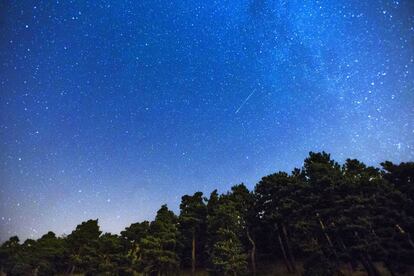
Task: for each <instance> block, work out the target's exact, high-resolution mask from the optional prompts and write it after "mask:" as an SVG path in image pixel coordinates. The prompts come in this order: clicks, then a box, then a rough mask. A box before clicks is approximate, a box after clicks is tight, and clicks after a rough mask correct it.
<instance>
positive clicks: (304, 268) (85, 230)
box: [0, 152, 414, 275]
mask: <svg viewBox="0 0 414 276" xmlns="http://www.w3.org/2000/svg"><path fill="white" fill-rule="evenodd" d="M381 165H382V169H378V168H374V167H369V166H366V165H365V164H363V163H361V162H360V161H358V160H355V159H348V160H346V162H345V164H343V165H342V166H341V165H339V164H338V163H336V162H335V161H334V160H332V159H331V157H330V155H329V154H327V153H325V152H322V153H313V152H311V153H310V154H309V156H308V157H307V158H306V159H305V161H304V165H303V167H302V168H301V169H295V170H294V171H293V172H292V173H291V174H288V173H285V172H278V173H275V174H272V175H269V176H266V177H263V178H262V179H261V181H260V182H259V183H258V184H257V185H256V186H255V188H254V190H253V191H249V190H248V189H247V188H246V186H245V185H243V184H240V185H235V186H233V187H232V188H231V190H230V191H229V192H228V193H225V194H221V195H220V194H218V193H217V191H213V192H212V193H211V195H210V197H209V198H204V197H203V194H202V193H201V192H196V193H194V194H193V195H184V196H183V197H182V201H181V204H180V214H179V215H178V216H176V215H175V214H174V213H173V212H172V211H170V210H169V209H168V208H167V206H166V205H163V206H162V207H161V208H160V210H159V211H158V212H157V215H156V217H155V220H154V221H152V222H148V221H144V222H141V223H133V224H131V225H130V226H129V227H127V228H126V229H125V230H124V231H122V232H121V234H120V235H113V234H109V233H105V234H102V232H101V231H100V229H99V225H98V220H88V221H86V222H82V223H81V224H80V225H78V226H77V227H76V229H75V230H74V231H73V232H72V233H71V234H69V235H68V236H67V237H56V235H55V234H54V233H53V232H49V233H47V234H45V235H43V236H42V237H41V238H39V239H38V240H32V239H28V240H26V241H25V242H23V243H21V242H20V241H19V238H18V237H16V236H15V237H11V238H10V239H9V240H8V241H6V242H4V243H3V245H1V247H0V266H1V271H2V272H5V273H7V275H54V274H69V273H83V274H85V275H133V274H134V273H136V272H141V273H145V274H147V275H177V273H178V271H179V269H180V268H181V269H190V268H191V271H192V274H193V275H194V274H195V271H196V269H206V270H207V271H209V272H211V273H213V274H217V275H237V274H252V275H255V274H256V268H257V267H258V268H260V266H261V264H263V263H269V262H275V263H277V262H279V261H282V262H283V263H284V266H285V267H286V270H287V271H290V272H292V273H293V272H300V273H303V274H304V275H334V274H337V275H338V274H340V273H341V270H342V271H343V270H344V267H345V268H348V269H349V270H350V271H356V270H362V269H363V270H365V271H366V273H367V274H368V275H379V271H378V268H377V266H376V264H378V263H382V264H383V266H384V267H386V268H387V269H388V270H389V272H390V273H391V274H392V275H399V274H401V273H404V272H406V271H407V270H408V269H410V265H412V260H414V242H413V239H412V236H413V234H414V163H413V162H408V163H401V164H399V165H397V164H393V163H391V162H388V161H386V162H384V163H382V164H381Z"/></svg>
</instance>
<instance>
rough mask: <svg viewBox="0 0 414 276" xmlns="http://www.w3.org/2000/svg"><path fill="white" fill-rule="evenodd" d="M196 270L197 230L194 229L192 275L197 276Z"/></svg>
mask: <svg viewBox="0 0 414 276" xmlns="http://www.w3.org/2000/svg"><path fill="white" fill-rule="evenodd" d="M195 269H196V240H195V230H194V229H193V242H192V249H191V275H192V276H195Z"/></svg>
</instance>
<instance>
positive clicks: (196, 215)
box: [179, 192, 207, 275]
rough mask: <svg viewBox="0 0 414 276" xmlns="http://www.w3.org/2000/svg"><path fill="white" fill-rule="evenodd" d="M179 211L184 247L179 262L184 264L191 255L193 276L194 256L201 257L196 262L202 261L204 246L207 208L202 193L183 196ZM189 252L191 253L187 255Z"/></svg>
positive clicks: (194, 267)
mask: <svg viewBox="0 0 414 276" xmlns="http://www.w3.org/2000/svg"><path fill="white" fill-rule="evenodd" d="M180 210H181V211H180V216H179V225H180V240H181V244H182V246H183V247H184V249H183V251H184V253H183V254H182V255H183V256H182V258H181V260H182V261H183V262H185V261H186V260H188V259H189V258H188V256H190V255H191V272H192V275H195V269H196V256H200V257H201V258H198V260H202V259H203V258H202V257H203V253H204V244H205V239H204V237H205V232H206V218H207V206H206V204H205V202H204V200H203V193H201V192H197V193H195V194H194V195H193V196H188V195H185V196H183V197H182V199H181V204H180ZM189 252H191V253H190V254H188V253H189Z"/></svg>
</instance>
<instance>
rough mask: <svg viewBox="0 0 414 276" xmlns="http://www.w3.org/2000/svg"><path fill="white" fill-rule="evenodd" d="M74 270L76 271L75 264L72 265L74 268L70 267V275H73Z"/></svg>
mask: <svg viewBox="0 0 414 276" xmlns="http://www.w3.org/2000/svg"><path fill="white" fill-rule="evenodd" d="M74 272H75V266H74V265H72V268H71V269H70V272H69V275H73V273H74Z"/></svg>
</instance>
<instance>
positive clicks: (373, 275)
mask: <svg viewBox="0 0 414 276" xmlns="http://www.w3.org/2000/svg"><path fill="white" fill-rule="evenodd" d="M361 263H362V265H363V266H364V268H365V270H366V271H367V274H368V276H380V275H381V274H380V273H379V271H378V270H377V268H376V267H375V265H374V264H373V263H372V261H371V258H370V257H369V255H368V254H364V255H361Z"/></svg>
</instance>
